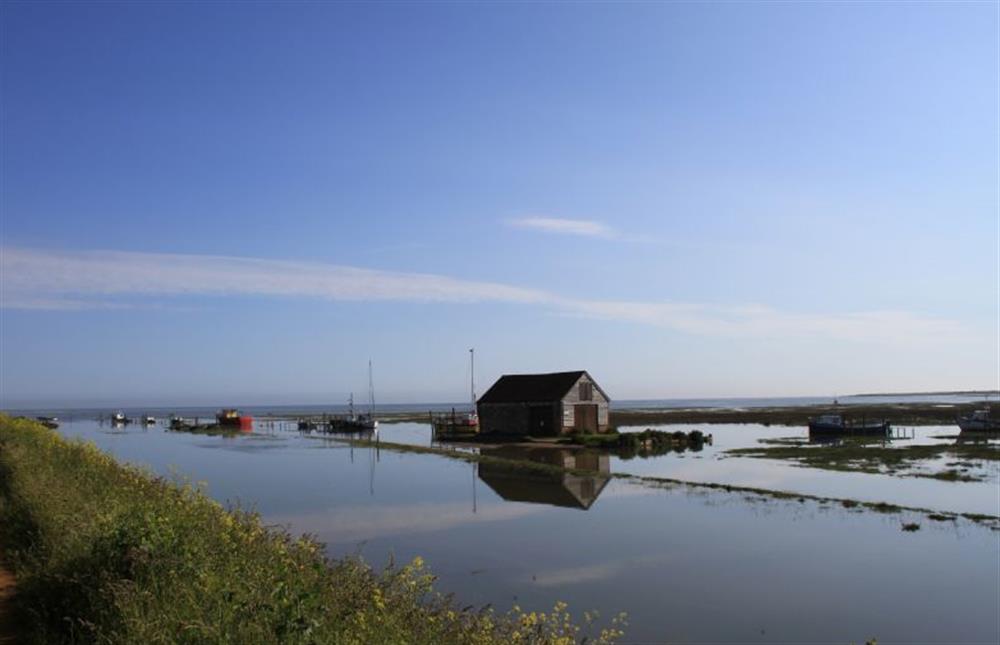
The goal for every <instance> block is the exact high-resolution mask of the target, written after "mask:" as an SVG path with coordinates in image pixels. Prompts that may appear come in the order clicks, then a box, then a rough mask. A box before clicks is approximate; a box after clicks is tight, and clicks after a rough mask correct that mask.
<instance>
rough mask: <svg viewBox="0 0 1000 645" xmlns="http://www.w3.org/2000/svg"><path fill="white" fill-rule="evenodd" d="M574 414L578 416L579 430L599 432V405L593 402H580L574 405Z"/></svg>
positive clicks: (577, 428)
mask: <svg viewBox="0 0 1000 645" xmlns="http://www.w3.org/2000/svg"><path fill="white" fill-rule="evenodd" d="M573 416H574V417H575V418H576V430H577V432H585V433H588V434H595V433H596V432H597V405H595V404H593V403H578V404H576V405H574V406H573Z"/></svg>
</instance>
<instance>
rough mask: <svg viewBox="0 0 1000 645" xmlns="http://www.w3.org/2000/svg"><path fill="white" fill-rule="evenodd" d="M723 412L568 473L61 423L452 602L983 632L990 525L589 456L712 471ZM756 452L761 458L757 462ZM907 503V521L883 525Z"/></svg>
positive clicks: (669, 617)
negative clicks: (852, 505) (702, 429)
mask: <svg viewBox="0 0 1000 645" xmlns="http://www.w3.org/2000/svg"><path fill="white" fill-rule="evenodd" d="M423 428H424V430H425V432H423V433H422V431H421V426H419V425H418V424H400V425H387V426H386V427H385V428H384V430H383V431H382V436H383V437H384V438H385V439H386V440H399V439H400V438H401V437H405V436H409V437H411V438H412V440H413V441H420V440H423V441H429V431H426V426H423ZM741 429H743V430H745V429H746V428H745V427H740V426H734V427H720V426H713V427H712V429H711V430H710V431H711V432H712V434H713V435H714V436H715V445H714V446H712V447H711V448H710V449H706V450H705V451H703V452H702V453H685V454H683V455H666V456H663V457H660V458H656V459H654V460H647V461H642V460H638V459H634V460H628V461H622V460H616V459H613V458H611V459H609V458H607V457H604V458H601V457H600V456H593V455H591V456H589V457H579V456H575V455H574V454H573V453H570V452H569V451H567V452H566V454H562V453H557V454H551V453H550V454H549V455H548V456H547V457H546V458H547V459H550V460H551V459H591V461H590V462H588V464H586V465H587V466H588V467H590V468H593V469H595V471H596V472H595V474H594V475H593V476H590V477H580V476H576V477H571V476H562V475H559V476H538V475H534V476H523V475H522V476H519V475H518V473H515V472H511V471H509V470H505V469H497V468H488V467H486V466H483V467H482V468H479V467H477V466H475V465H471V464H466V463H462V462H457V461H454V460H450V459H447V458H445V457H439V456H434V455H417V454H402V453H393V452H389V451H385V450H381V451H378V450H375V449H374V448H369V447H364V448H351V447H349V446H346V445H344V444H340V443H336V442H332V441H330V440H327V439H322V438H315V437H304V436H301V435H299V434H298V433H295V432H286V431H279V430H273V429H272V430H267V429H264V428H261V429H259V430H258V431H257V432H256V433H255V434H251V435H246V436H239V437H234V438H223V437H205V436H199V435H190V434H182V433H168V432H165V431H164V430H162V429H161V428H159V427H153V428H150V429H145V430H144V429H142V428H140V427H136V426H128V427H127V428H126V429H125V430H123V431H122V430H114V429H112V428H110V427H107V426H104V427H102V426H100V425H99V424H98V423H96V422H94V421H90V420H79V421H73V422H69V423H65V424H64V425H63V426H62V427H61V431H62V432H63V433H65V434H66V435H69V436H80V437H85V438H88V439H91V440H93V441H95V442H96V443H97V444H98V445H99V446H100V447H102V448H105V449H107V450H109V451H111V452H112V453H114V454H115V455H117V456H118V457H119V458H121V459H124V460H127V461H130V462H133V463H139V464H144V465H146V466H148V467H150V468H152V469H153V470H155V471H156V472H159V473H164V474H167V473H170V472H177V473H179V474H182V475H185V476H187V477H189V478H191V479H193V480H196V481H198V480H203V481H205V482H206V483H207V489H208V492H209V494H211V495H212V496H214V497H216V498H217V499H220V500H223V501H227V500H228V501H234V500H239V501H240V502H241V503H242V504H243V505H246V506H253V507H255V508H256V509H257V510H258V511H260V512H261V513H262V514H263V516H264V517H265V519H266V520H267V521H268V522H273V523H280V524H286V525H288V526H289V527H290V528H291V530H293V531H295V532H310V533H313V534H314V535H316V536H317V537H318V538H319V539H320V540H322V541H324V542H326V543H327V544H328V549H329V551H330V553H331V555H343V554H360V555H362V556H363V557H364V558H366V559H367V560H368V561H370V562H372V563H373V564H375V565H380V564H384V563H385V562H387V560H388V558H389V557H395V558H396V560H397V561H405V560H409V559H411V558H412V557H414V556H416V555H420V556H422V557H424V558H425V559H426V560H427V561H428V563H429V565H430V566H431V568H432V569H433V571H434V572H435V573H436V574H437V575H438V576H439V577H440V588H441V589H442V590H445V591H450V592H455V593H456V594H457V596H458V598H459V599H460V601H461V602H463V603H475V604H485V603H491V604H492V605H493V606H495V607H497V608H498V609H500V610H504V609H506V608H508V607H510V605H512V604H513V603H515V602H516V603H518V604H520V605H521V606H522V607H526V608H530V609H538V610H541V609H546V608H548V607H550V606H551V605H552V604H553V603H554V602H556V601H557V600H564V601H567V602H569V603H570V605H571V607H572V608H575V609H576V610H577V612H582V611H583V610H585V609H598V610H600V611H601V612H602V614H603V615H605V616H610V615H611V614H613V613H615V612H618V611H627V612H628V614H629V616H630V622H631V626H630V628H629V629H628V636H629V640H630V641H657V640H659V641H662V640H670V641H671V642H720V641H728V642H733V641H739V642H775V641H783V642H806V641H809V642H818V641H823V642H839V643H848V642H863V641H864V639H866V638H872V637H877V638H878V639H879V640H880V641H881V642H891V641H911V642H912V641H922V642H941V643H945V642H947V643H956V642H997V641H998V639H1000V627H998V623H997V609H996V608H997V606H998V604H1000V577H998V571H1000V550H998V549H1000V532H997V531H991V530H990V529H988V528H984V527H982V526H978V525H974V524H972V523H969V522H966V521H960V522H934V521H930V520H928V519H927V518H926V517H923V516H921V515H910V514H902V515H880V514H877V513H872V512H867V511H863V512H859V511H857V510H856V509H854V510H849V509H845V508H843V507H842V506H840V505H837V504H817V503H813V502H808V501H807V502H803V503H799V502H797V501H774V500H767V499H762V498H756V497H754V496H747V495H743V494H732V493H725V492H721V491H720V492H716V491H698V490H694V489H689V488H687V487H669V488H659V487H647V486H643V485H638V484H634V483H629V482H623V481H621V480H615V479H609V478H608V477H607V476H604V475H602V473H608V472H621V471H625V472H640V471H642V470H644V469H648V470H649V471H650V472H657V473H659V474H665V475H669V476H680V473H681V472H686V469H688V468H692V466H691V464H700V466H701V467H705V468H717V469H719V470H718V471H717V473H716V474H720V473H723V472H725V471H726V470H727V469H730V468H733V466H734V465H738V462H737V461H736V460H734V459H720V455H721V450H722V449H724V448H728V447H733V446H735V445H737V444H740V442H742V444H747V443H748V442H749V443H750V444H752V443H753V442H754V441H756V439H754V438H751V437H750V435H747V434H741V433H740V430H741ZM765 432H766V433H772V432H773V433H774V434H775V436H788V433H789V432H790V429H788V428H771V429H767V430H758V431H755V433H758V434H759V433H765ZM791 432H792V433H793V434H794V432H795V431H794V429H792V430H791ZM928 440H930V439H928ZM742 444H741V445H742ZM742 461H746V462H749V463H748V464H746V467H747V468H750V469H751V470H748V471H745V472H744V473H743V474H740V475H731V476H732V477H741V478H756V480H755V481H754V483H755V485H760V486H770V487H775V488H789V487H793V486H806V485H807V484H808V483H809V482H810V481H812V482H813V483H812V485H815V486H820V487H822V486H824V485H826V484H824V483H823V482H821V481H820V480H810V479H808V478H807V479H803V480H793V479H789V477H794V475H793V474H790V473H796V472H797V471H802V472H803V473H806V474H808V473H809V471H808V470H807V469H794V468H792V467H783V466H780V465H776V464H773V463H771V462H768V461H763V460H740V462H742ZM709 464H712V465H709ZM751 464H755V465H751ZM769 471H774V472H776V473H777V474H773V475H772V476H771V478H768V476H767V475H766V473H768V472H769ZM786 471H788V472H786ZM698 473H701V474H705V476H706V477H708V475H707V474H706V473H707V471H705V470H696V471H695V472H694V474H692V475H691V476H692V477H693V476H695V475H697V474H698ZM816 476H817V477H819V476H820V475H816ZM823 476H824V477H825V476H827V474H823ZM842 476H843V475H840V474H832V475H830V477H832V478H833V479H831V480H830V481H835V479H836V478H839V477H842ZM870 477H877V476H870ZM886 479H890V478H886ZM899 481H900V482H901V483H902V485H903V488H901V489H900V491H901V492H900V494H901V495H902V494H904V493H903V492H902V491H903V490H904V489H905V486H918V487H919V486H922V485H923V482H922V481H920V480H911V479H904V480H899ZM817 482H818V483H817ZM930 483H933V484H941V483H942V482H930ZM845 486H848V487H849V488H850V487H853V486H855V484H850V485H847V484H845ZM857 486H858V487H859V488H863V486H860V485H857ZM947 486H951V497H952V498H958V499H959V500H961V499H962V498H964V497H966V496H973V497H975V496H977V495H978V493H975V492H971V491H978V490H979V488H976V486H977V485H970V484H948V485H947ZM994 488H995V487H994ZM935 490H936V489H935ZM967 491H969V492H967ZM827 492H829V491H827ZM920 494H921V493H919V492H918V493H914V495H915V496H918V497H919V495H920ZM934 494H935V495H937V494H938V493H934ZM940 495H941V496H942V497H941V499H942V500H944V499H945V498H946V497H947V496H946V495H944V494H943V493H941V494H940ZM876 497H881V496H876ZM994 502H995V504H994V509H993V512H996V499H994ZM977 504H978V503H977ZM920 505H922V506H926V505H930V504H929V503H926V500H923V503H921V504H920ZM907 521H913V522H918V523H919V524H920V525H921V529H920V530H919V531H916V532H912V533H910V532H903V531H901V530H900V528H901V525H902V523H903V522H907Z"/></svg>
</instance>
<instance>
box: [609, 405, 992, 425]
mask: <svg viewBox="0 0 1000 645" xmlns="http://www.w3.org/2000/svg"><path fill="white" fill-rule="evenodd" d="M977 407H982V406H981V405H975V404H967V405H962V406H955V407H948V406H944V407H942V406H941V405H939V404H934V403H884V404H861V405H854V404H852V405H832V404H831V405H802V406H784V407H769V408H744V409H723V408H683V409H681V408H678V409H673V408H645V409H629V410H612V411H611V423H612V425H615V426H644V425H657V424H667V423H761V424H764V425H788V426H804V425H807V424H808V423H809V419H810V417H817V416H820V415H824V414H843V415H848V416H849V417H850V418H852V419H862V418H867V419H886V420H887V421H889V422H890V423H892V424H893V425H906V426H917V425H954V424H955V418H956V416H958V415H959V414H967V413H968V412H970V411H972V410H973V409H975V408H977Z"/></svg>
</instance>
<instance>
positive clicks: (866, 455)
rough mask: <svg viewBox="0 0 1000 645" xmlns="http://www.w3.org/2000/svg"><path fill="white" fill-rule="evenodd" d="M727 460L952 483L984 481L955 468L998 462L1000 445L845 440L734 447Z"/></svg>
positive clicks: (981, 477)
mask: <svg viewBox="0 0 1000 645" xmlns="http://www.w3.org/2000/svg"><path fill="white" fill-rule="evenodd" d="M725 454H726V456H727V457H753V458H758V459H779V460H786V461H793V462H795V463H797V464H799V465H801V466H806V467H810V468H821V469H824V470H839V471H845V472H863V473H873V474H893V475H895V474H899V475H903V476H906V477H926V478H931V479H939V480H942V481H952V482H974V481H983V476H980V475H976V474H969V473H966V472H962V471H960V470H958V469H956V468H954V466H956V465H961V466H963V467H968V466H970V465H975V462H974V461H970V460H979V461H981V462H989V461H997V460H1000V446H998V445H996V444H988V443H984V444H934V445H916V446H905V447H885V446H881V445H876V444H874V443H872V442H871V441H845V442H843V443H840V444H831V445H812V444H806V443H802V442H797V443H782V444H775V443H771V444H768V445H763V446H757V447H753V448H735V449H732V450H727V451H726V453H725ZM946 456H952V457H955V458H957V459H958V460H959V461H957V462H952V463H949V464H947V465H948V466H949V468H946V469H944V470H941V471H938V472H931V473H928V472H920V471H914V472H905V471H907V470H908V469H911V468H913V467H914V466H917V465H919V464H920V462H922V461H926V460H930V459H936V458H939V457H946Z"/></svg>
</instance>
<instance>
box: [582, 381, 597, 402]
mask: <svg viewBox="0 0 1000 645" xmlns="http://www.w3.org/2000/svg"><path fill="white" fill-rule="evenodd" d="M593 398H594V384H593V383H580V400H581V401H591V400H593Z"/></svg>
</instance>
